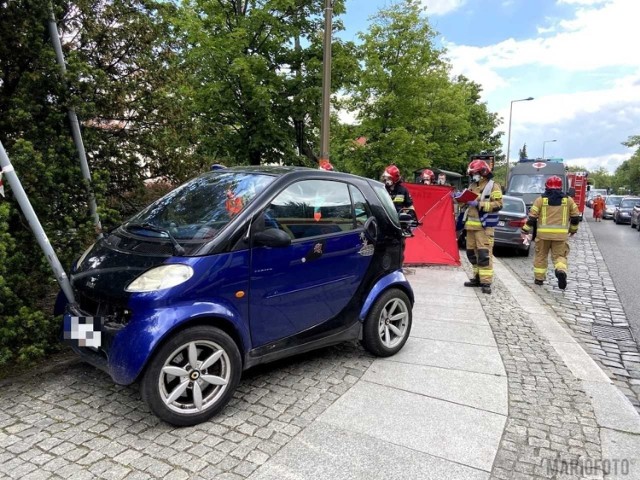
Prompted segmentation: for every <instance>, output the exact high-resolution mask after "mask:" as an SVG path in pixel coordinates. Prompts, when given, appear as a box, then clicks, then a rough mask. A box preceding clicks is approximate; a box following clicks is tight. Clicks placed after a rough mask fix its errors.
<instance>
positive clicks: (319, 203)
mask: <svg viewBox="0 0 640 480" xmlns="http://www.w3.org/2000/svg"><path fill="white" fill-rule="evenodd" d="M265 218H268V219H269V222H268V223H272V224H274V225H277V228H280V229H281V230H284V231H285V232H287V233H288V234H289V236H290V237H291V239H292V240H297V239H301V238H308V237H316V236H318V235H329V234H333V233H341V232H345V231H350V230H354V229H355V228H356V226H355V222H354V218H353V210H352V209H351V198H350V196H349V188H348V186H347V184H346V183H341V182H333V181H327V180H303V181H300V182H296V183H294V184H292V185H289V186H288V187H287V188H286V189H285V190H283V191H282V192H281V193H280V194H279V195H278V196H277V197H276V198H274V199H273V201H272V202H271V204H270V205H269V207H268V208H267V209H266V211H265ZM267 226H269V225H267Z"/></svg>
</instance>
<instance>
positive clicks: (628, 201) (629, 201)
mask: <svg viewBox="0 0 640 480" xmlns="http://www.w3.org/2000/svg"><path fill="white" fill-rule="evenodd" d="M638 202H640V198H625V199H624V200H622V202H620V208H633V207H635V205H636V203H638Z"/></svg>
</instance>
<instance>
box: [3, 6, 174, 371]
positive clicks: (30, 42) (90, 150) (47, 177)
mask: <svg viewBox="0 0 640 480" xmlns="http://www.w3.org/2000/svg"><path fill="white" fill-rule="evenodd" d="M49 8H50V2H49V1H48V0H18V1H10V2H2V3H0V139H2V142H3V144H4V146H5V148H6V150H7V152H8V154H9V156H10V158H11V161H12V163H13V164H14V166H15V168H16V171H17V172H18V174H19V176H20V178H21V181H22V184H23V186H24V188H25V190H26V192H27V194H28V196H29V198H30V200H31V203H32V205H33V207H34V209H35V211H36V213H37V214H38V215H39V217H40V221H41V223H42V225H43V227H44V229H45V232H46V233H47V235H48V237H49V239H50V240H51V243H52V245H53V247H54V249H55V250H56V251H57V253H58V255H59V257H60V259H61V262H62V264H63V265H65V266H68V265H70V264H71V261H72V260H73V258H74V257H77V256H78V255H79V253H81V252H82V250H83V249H84V248H86V246H87V244H88V243H90V242H91V241H92V239H93V238H94V233H93V226H92V223H91V221H90V219H89V214H88V206H87V196H86V193H85V190H84V188H82V184H83V180H82V176H81V174H80V167H79V162H78V159H77V152H76V150H75V146H74V144H73V141H72V137H71V133H70V128H69V124H68V119H67V107H68V106H69V105H73V106H74V107H75V109H76V111H77V112H78V115H79V118H80V120H81V123H82V130H83V134H84V141H85V146H86V148H87V156H88V159H89V162H90V165H91V167H92V169H93V173H94V180H95V182H94V184H95V188H96V192H97V197H98V203H99V207H100V211H101V214H102V220H103V223H104V224H105V225H106V226H107V227H108V226H109V225H113V224H114V223H115V222H117V221H119V219H120V218H121V217H120V216H121V215H122V214H123V213H124V211H125V210H126V209H124V208H123V209H120V208H118V210H116V209H112V208H109V207H108V205H109V204H111V201H110V200H112V199H113V198H115V197H120V196H121V195H124V194H125V193H127V192H131V191H132V190H135V189H137V188H140V187H141V185H142V180H143V179H144V178H146V177H147V176H151V175H153V174H155V173H156V172H160V171H162V170H163V169H164V168H165V164H166V163H169V164H171V162H176V163H178V162H179V161H180V159H181V158H183V157H184V155H181V154H180V151H179V149H178V148H175V147H174V144H173V143H172V142H168V141H167V138H168V137H169V135H168V134H167V132H168V129H167V124H168V123H176V124H177V123H179V122H177V121H176V120H175V117H174V116H173V114H174V113H175V112H176V110H178V107H173V109H172V108H171V105H172V104H171V101H170V97H171V94H170V92H168V91H167V88H166V86H167V84H168V83H169V77H170V75H171V73H172V70H171V66H172V64H171V58H170V55H171V50H169V49H167V48H166V44H165V39H166V38H168V36H167V35H166V27H167V26H166V24H164V23H162V22H161V21H160V19H159V18H158V16H157V13H158V9H163V8H168V7H167V6H166V5H164V4H154V3H153V2H151V1H146V0H144V1H143V0H140V1H138V0H113V1H97V0H95V1H94V0H78V1H77V2H74V3H67V2H62V1H58V2H54V3H53V8H54V11H55V14H56V18H58V26H59V29H60V31H61V33H62V39H63V49H64V52H65V57H66V59H67V63H68V73H67V76H66V77H65V78H63V77H62V74H61V71H60V68H59V66H58V65H57V63H56V59H55V53H54V50H53V47H52V45H51V42H50V38H49V32H48V28H47V24H48V19H49ZM185 124H187V123H185ZM8 193H9V194H8V195H7V197H8V198H7V201H6V203H2V204H0V207H2V208H0V237H1V238H2V242H1V244H2V248H1V249H0V250H2V251H1V252H0V262H2V268H0V293H2V298H1V300H0V365H2V364H3V363H7V362H13V361H25V362H26V361H29V360H31V359H32V358H35V357H37V356H38V355H42V354H43V353H45V352H46V351H49V350H50V349H52V348H55V346H57V345H58V338H57V337H58V335H57V333H58V332H57V323H56V322H54V321H53V320H52V317H51V309H52V302H53V298H54V297H55V294H56V291H57V285H56V283H55V281H54V279H53V275H52V273H51V271H50V269H49V267H48V264H47V262H46V261H45V259H44V257H43V255H42V254H41V253H40V252H41V250H40V248H39V247H38V246H37V243H36V242H35V240H34V237H33V234H32V233H31V231H30V229H29V227H28V225H27V222H26V221H25V219H24V218H23V216H22V214H21V212H20V210H19V208H18V207H17V204H16V202H15V199H14V198H12V196H11V194H10V192H8ZM113 205H116V206H118V207H120V205H117V204H115V203H113Z"/></svg>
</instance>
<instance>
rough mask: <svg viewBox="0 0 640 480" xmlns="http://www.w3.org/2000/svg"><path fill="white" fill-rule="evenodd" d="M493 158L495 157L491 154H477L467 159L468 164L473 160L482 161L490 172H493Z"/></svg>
mask: <svg viewBox="0 0 640 480" xmlns="http://www.w3.org/2000/svg"><path fill="white" fill-rule="evenodd" d="M495 158H496V157H495V155H494V154H493V153H479V154H477V155H471V157H469V162H473V161H474V160H484V161H485V162H487V165H489V168H491V171H493V166H494V163H495Z"/></svg>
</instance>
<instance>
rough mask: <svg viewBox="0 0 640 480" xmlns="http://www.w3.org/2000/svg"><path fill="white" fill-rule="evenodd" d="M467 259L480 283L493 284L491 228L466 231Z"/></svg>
mask: <svg viewBox="0 0 640 480" xmlns="http://www.w3.org/2000/svg"><path fill="white" fill-rule="evenodd" d="M467 258H468V259H469V263H471V267H472V268H473V274H474V276H475V275H478V276H480V283H482V284H486V285H491V282H493V228H483V229H482V230H467Z"/></svg>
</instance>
